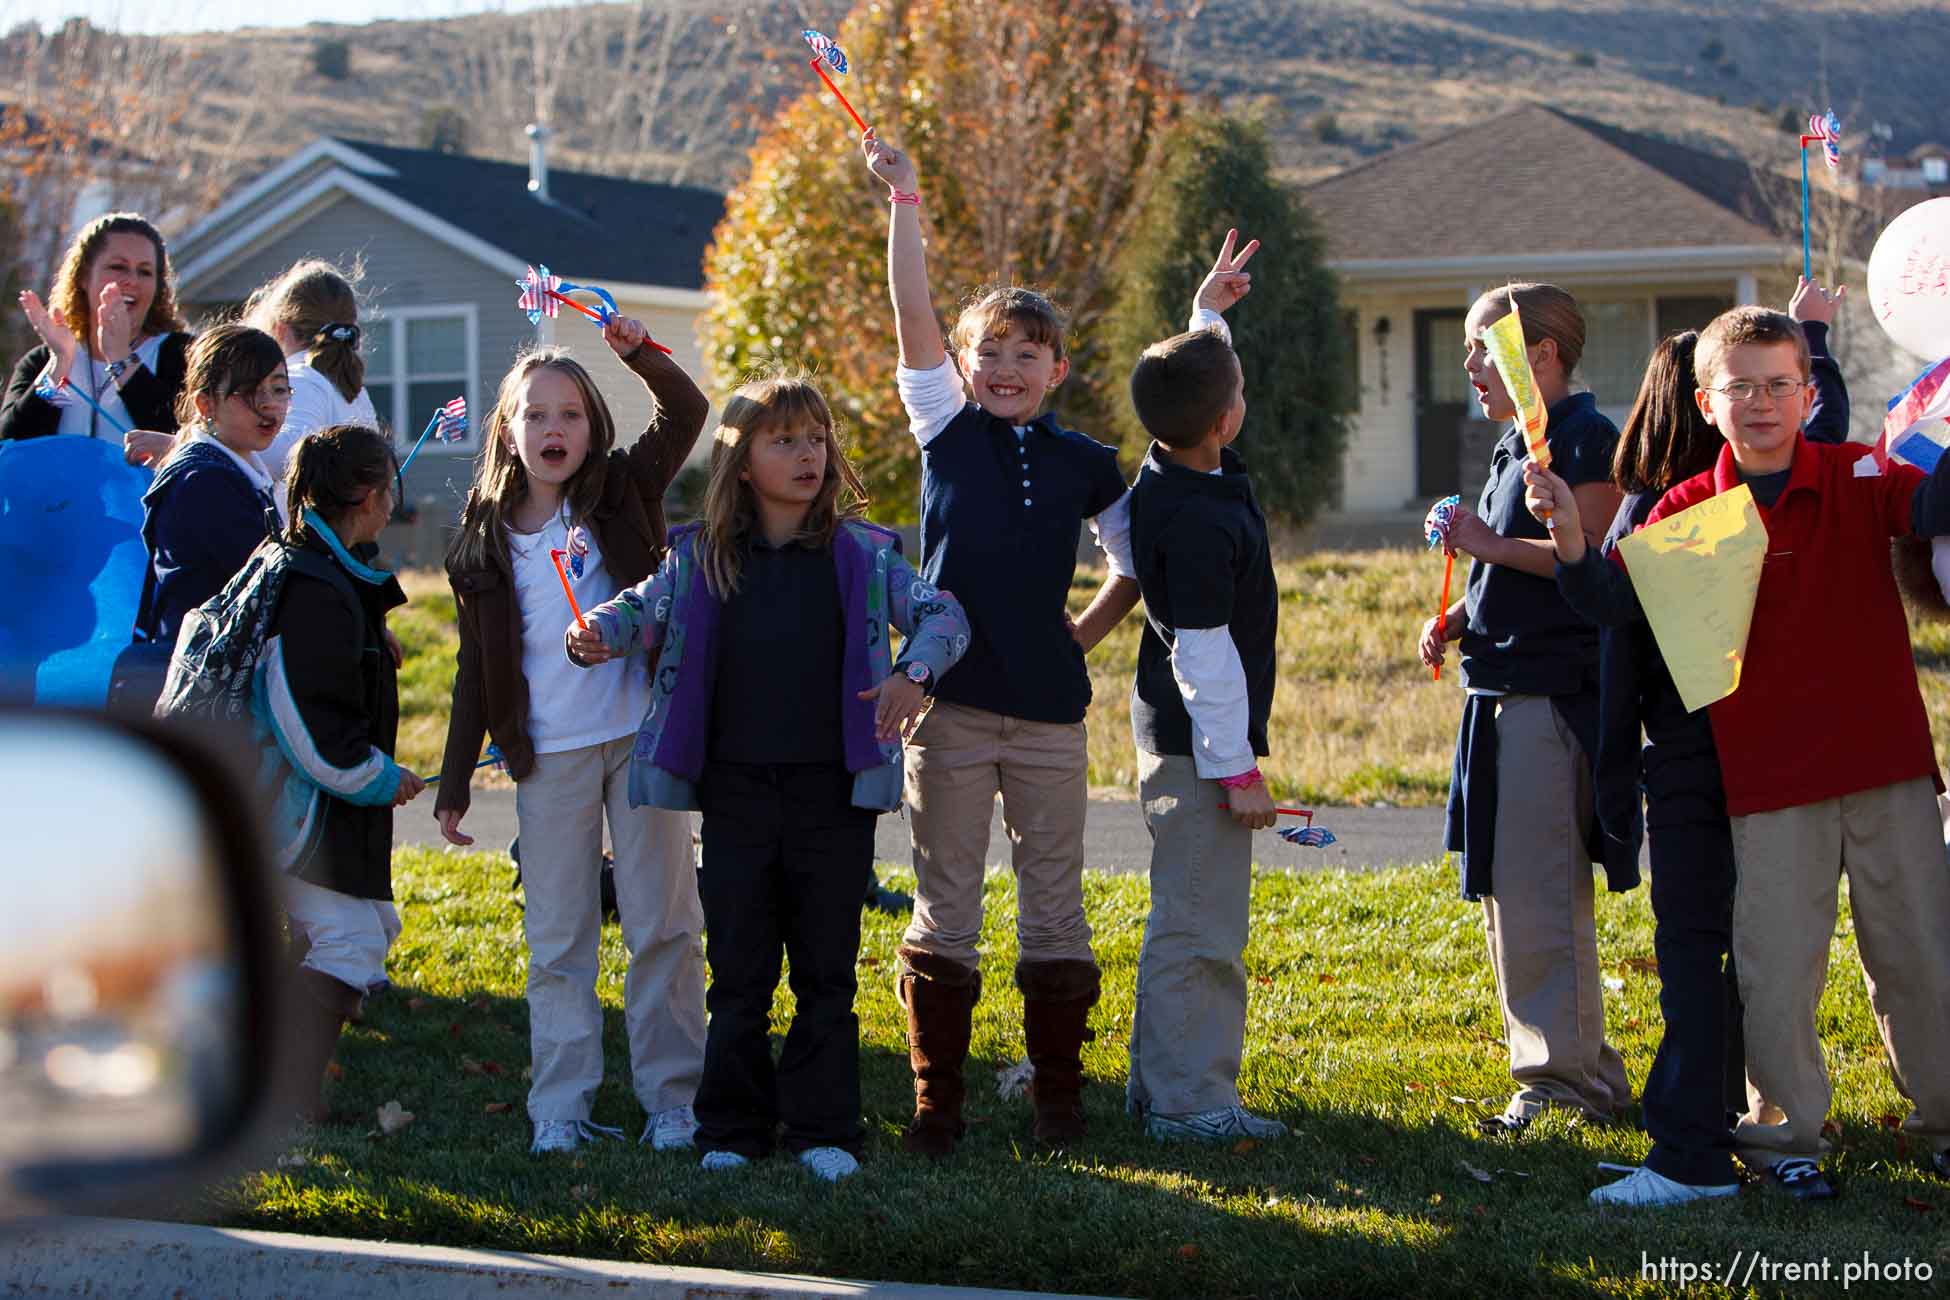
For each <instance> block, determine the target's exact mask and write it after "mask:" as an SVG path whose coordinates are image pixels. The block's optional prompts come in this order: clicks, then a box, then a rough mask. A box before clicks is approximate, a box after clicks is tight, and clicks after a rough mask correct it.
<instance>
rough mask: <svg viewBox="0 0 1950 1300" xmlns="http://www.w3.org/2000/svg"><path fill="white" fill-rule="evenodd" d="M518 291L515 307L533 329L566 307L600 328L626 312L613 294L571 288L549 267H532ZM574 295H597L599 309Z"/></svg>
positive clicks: (517, 284)
mask: <svg viewBox="0 0 1950 1300" xmlns="http://www.w3.org/2000/svg"><path fill="white" fill-rule="evenodd" d="M515 287H516V288H517V289H519V290H521V294H520V296H519V297H517V298H516V299H515V306H516V307H518V308H520V309H521V310H522V311H525V312H527V313H528V323H529V324H530V325H539V324H541V323H542V317H544V316H547V317H549V318H550V319H554V317H555V316H557V315H558V314H560V309H561V308H563V307H568V308H571V309H573V310H575V311H579V312H581V313H582V314H583V315H584V316H587V317H588V318H589V319H590V320H592V321H594V322H596V324H598V325H605V326H606V325H608V324H609V323H610V321H611V320H613V319H615V318H616V317H617V316H620V315H622V312H620V311H619V310H618V309H617V306H616V299H615V298H614V297H612V296H611V294H610V292H609V290H607V289H605V288H602V287H601V286H600V285H594V284H570V283H569V282H568V281H567V280H564V279H562V278H561V277H559V276H555V275H551V274H550V273H549V269H548V268H547V267H546V266H544V267H541V268H540V269H539V270H538V269H537V268H535V267H533V266H531V267H529V268H528V274H526V275H524V276H523V277H522V278H521V279H519V280H516V281H515ZM572 293H587V294H594V295H595V297H596V299H597V302H596V305H595V306H594V307H588V306H584V305H583V304H582V303H579V302H577V301H576V300H575V299H574V298H571V297H569V295H570V294H572ZM643 341H644V342H645V343H646V344H648V345H649V346H650V347H653V348H655V349H657V351H659V352H661V353H663V354H664V355H665V356H669V355H670V349H669V348H667V347H665V346H664V345H663V344H661V343H659V342H657V340H655V339H653V338H651V337H650V336H649V335H648V334H645V335H644V336H643Z"/></svg>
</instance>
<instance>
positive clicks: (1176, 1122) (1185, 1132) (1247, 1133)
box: [1144, 1106, 1287, 1142]
mask: <svg viewBox="0 0 1950 1300" xmlns="http://www.w3.org/2000/svg"><path fill="white" fill-rule="evenodd" d="M1144 1131H1145V1132H1146V1133H1148V1134H1150V1135H1151V1136H1152V1137H1154V1138H1156V1139H1157V1140H1158V1141H1160V1142H1227V1141H1233V1140H1236V1139H1238V1138H1253V1139H1255V1140H1256V1141H1260V1142H1271V1141H1272V1140H1273V1139H1274V1138H1283V1137H1285V1136H1286V1132H1287V1130H1286V1125H1284V1124H1282V1123H1280V1121H1278V1120H1276V1119H1263V1118H1261V1117H1260V1116H1258V1115H1255V1114H1253V1113H1252V1112H1251V1111H1249V1110H1247V1109H1246V1108H1245V1107H1244V1106H1222V1107H1220V1108H1219V1109H1218V1110H1202V1111H1199V1112H1197V1113H1196V1114H1191V1115H1160V1114H1158V1113H1156V1112H1155V1111H1154V1112H1153V1113H1152V1114H1151V1116H1150V1118H1148V1119H1146V1120H1145V1121H1144Z"/></svg>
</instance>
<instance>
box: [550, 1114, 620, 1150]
mask: <svg viewBox="0 0 1950 1300" xmlns="http://www.w3.org/2000/svg"><path fill="white" fill-rule="evenodd" d="M622 1136H623V1130H622V1129H620V1128H610V1127H609V1126H608V1125H607V1124H592V1123H590V1122H589V1121H588V1120H586V1119H540V1120H536V1121H535V1140H534V1141H533V1142H530V1143H529V1144H528V1154H529V1155H531V1156H541V1155H548V1154H549V1153H551V1152H555V1151H573V1150H575V1149H576V1148H577V1147H579V1146H581V1145H582V1144H583V1143H585V1142H595V1141H597V1140H599V1139H601V1138H606V1137H607V1138H620V1137H622Z"/></svg>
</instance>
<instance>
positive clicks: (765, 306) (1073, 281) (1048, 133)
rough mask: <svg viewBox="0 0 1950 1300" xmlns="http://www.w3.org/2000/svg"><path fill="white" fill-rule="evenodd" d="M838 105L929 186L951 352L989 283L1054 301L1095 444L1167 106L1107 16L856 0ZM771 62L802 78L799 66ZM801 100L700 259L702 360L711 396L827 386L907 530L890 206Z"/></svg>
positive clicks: (835, 130) (1092, 11)
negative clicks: (802, 377)
mask: <svg viewBox="0 0 1950 1300" xmlns="http://www.w3.org/2000/svg"><path fill="white" fill-rule="evenodd" d="M831 35H833V36H834V38H835V39H836V40H837V41H838V42H839V43H840V45H841V46H842V47H843V48H844V49H845V50H846V53H847V57H848V59H849V61H850V63H851V71H850V73H849V75H847V76H845V77H844V78H841V79H839V84H840V87H841V89H842V90H844V91H845V93H846V95H847V98H848V99H849V100H851V101H852V103H853V105H854V107H855V108H857V109H858V110H859V111H860V114H861V116H862V117H864V118H865V119H866V120H867V121H868V122H871V123H873V124H874V125H875V126H876V128H877V129H878V130H879V132H880V133H881V135H882V136H883V137H885V138H886V139H888V140H890V141H892V142H894V143H895V144H897V145H898V146H899V147H901V148H902V149H905V150H907V151H908V152H909V153H910V154H912V155H913V157H914V160H915V165H916V166H917V168H918V169H919V171H920V177H921V189H922V198H923V207H922V221H923V227H924V229H925V230H926V232H927V238H928V262H929V270H930V273H931V277H932V281H933V285H934V290H935V295H936V306H937V309H938V311H939V313H940V315H941V319H942V327H943V332H944V334H945V333H946V331H947V329H948V328H949V327H950V326H951V325H952V324H953V321H954V316H955V312H956V309H957V305H958V303H959V302H960V301H961V300H962V299H963V298H965V297H967V296H969V294H970V293H971V292H972V291H973V290H975V289H978V288H979V287H981V286H983V285H986V284H992V283H996V282H1008V283H1015V284H1024V285H1030V286H1033V287H1035V288H1039V289H1042V290H1044V291H1045V292H1047V293H1049V294H1050V296H1051V297H1052V298H1054V299H1055V300H1056V302H1057V303H1058V305H1059V306H1061V307H1063V308H1064V309H1065V310H1066V311H1068V312H1069V314H1070V319H1071V339H1070V346H1071V362H1072V364H1071V378H1070V379H1069V380H1068V381H1067V382H1066V383H1065V384H1064V385H1063V387H1062V388H1061V389H1060V390H1059V391H1058V392H1057V394H1056V395H1055V398H1054V407H1055V409H1056V411H1057V413H1058V415H1059V417H1060V418H1061V419H1062V420H1063V421H1064V422H1065V423H1067V424H1070V425H1072V426H1074V427H1077V428H1081V429H1083V430H1085V431H1086V432H1089V433H1092V434H1094V435H1096V436H1098V437H1101V438H1104V439H1106V440H1111V439H1113V438H1114V437H1115V434H1114V432H1113V430H1112V426H1111V412H1112V411H1113V410H1114V409H1115V394H1116V393H1117V392H1118V391H1119V390H1120V389H1121V387H1122V385H1123V383H1124V382H1125V375H1126V373H1127V372H1128V370H1129V365H1128V363H1124V362H1120V361H1119V360H1118V359H1115V358H1110V357H1107V356H1106V355H1105V354H1104V344H1103V342H1102V337H1101V336H1102V335H1103V333H1104V330H1103V323H1104V318H1105V315H1106V313H1107V312H1108V310H1109V309H1110V307H1111V305H1112V302H1113V299H1114V296H1115V293H1114V290H1115V284H1114V271H1115V264H1116V260H1117V256H1118V253H1119V251H1120V242H1121V240H1122V239H1123V237H1124V236H1125V234H1126V232H1127V231H1128V229H1129V227H1130V223H1131V220H1132V216H1133V213H1134V212H1135V211H1136V210H1137V208H1138V207H1139V204H1140V200H1141V199H1142V197H1143V195H1144V192H1145V189H1146V186H1147V185H1148V183H1149V180H1150V178H1151V176H1152V175H1153V174H1154V172H1155V171H1156V165H1157V151H1158V143H1159V141H1160V139H1161V138H1162V136H1163V133H1164V128H1165V127H1166V126H1168V125H1169V123H1170V121H1171V120H1172V118H1173V116H1174V114H1175V112H1176V100H1177V95H1176V92H1175V90H1174V89H1173V88H1172V87H1171V85H1170V84H1169V82H1168V79H1167V78H1166V77H1165V75H1164V74H1163V73H1162V72H1160V71H1159V70H1158V69H1157V68H1156V67H1155V66H1154V65H1153V63H1152V62H1151V59H1150V55H1149V51H1148V49H1147V45H1146V41H1145V35H1144V31H1143V28H1142V26H1141V24H1140V23H1139V21H1138V19H1137V17H1136V15H1135V14H1134V13H1133V11H1132V9H1131V7H1130V6H1129V5H1127V4H1124V3H1118V2H1117V0H1075V2H1074V3H1065V4H1061V5H1052V4H1049V3H1048V2H1047V0H1033V2H1032V0H996V2H995V3H990V4H986V5H983V6H980V7H979V8H970V7H969V6H966V5H956V4H952V3H949V2H948V0H910V2H909V3H884V2H875V0H868V3H865V4H862V5H861V6H859V7H857V8H856V9H855V10H854V11H853V13H852V14H851V15H850V16H849V17H848V18H847V19H846V20H845V22H844V23H842V24H841V26H840V28H839V30H838V31H837V32H834V33H831ZM792 42H793V46H792V48H790V49H786V50H784V51H783V52H782V53H780V54H779V56H778V57H780V58H782V59H784V58H797V59H798V60H799V63H800V65H801V67H802V69H804V63H805V60H806V58H807V54H806V51H805V47H804V45H803V44H801V43H799V41H798V34H797V33H796V32H794V33H792ZM804 76H805V81H806V87H805V90H804V91H803V92H802V93H801V94H799V95H798V96H797V97H796V98H795V99H794V100H793V101H792V102H791V103H789V104H788V105H787V106H786V107H785V108H784V109H783V110H782V111H781V112H780V113H779V115H778V117H777V118H776V119H775V120H774V121H773V122H772V124H771V125H770V126H769V127H768V128H766V130H765V131H764V132H763V133H762V134H761V135H760V137H759V140H758V142H757V144H756V145H755V146H754V147H753V150H752V166H751V173H750V176H749V178H748V179H747V180H746V181H745V182H744V183H743V184H742V185H740V186H738V187H737V188H736V189H735V190H733V192H732V193H731V195H730V196H729V197H728V199H727V201H726V213H725V219H724V221H723V223H722V224H721V225H720V226H719V227H718V230H717V233H716V236H715V238H714V240H713V242H712V246H711V249H710V251H709V252H708V253H707V254H706V256H705V274H706V288H707V290H708V291H709V292H710V294H711V296H712V298H713V301H714V305H713V306H712V308H711V309H710V311H709V312H708V313H707V314H706V317H705V327H704V332H705V340H706V356H707V358H708V360H709V362H710V364H711V366H712V368H713V370H714V372H715V374H716V377H717V380H718V382H719V383H720V385H723V386H727V387H728V386H730V385H733V384H735V383H737V382H738V381H739V380H740V379H741V378H742V377H743V376H744V375H746V374H749V373H752V372H755V371H763V370H766V369H771V368H776V367H780V366H787V367H803V368H805V369H806V370H808V371H811V372H812V373H813V374H814V375H815V377H816V378H817V379H818V381H819V383H820V385H821V387H822V388H823V389H824V390H825V392H826V394H827V397H828V398H829V399H830V400H831V401H832V403H833V406H834V409H835V413H836V415H838V416H839V417H840V419H841V420H842V421H843V422H844V423H845V425H846V430H845V432H846V437H847V441H848V444H849V447H850V450H851V454H852V455H853V457H854V460H855V463H856V464H857V465H859V467H860V469H861V472H862V474H863V475H864V476H865V478H866V480H867V484H868V486H869V488H870V489H871V490H872V492H873V495H874V500H875V508H874V515H875V517H876V518H880V519H883V520H908V519H912V518H913V517H914V516H915V513H916V510H917V507H918V497H919V491H920V473H919V469H918V455H917V452H916V450H915V447H914V443H913V441H912V439H911V438H909V437H908V435H907V430H906V421H905V418H904V417H903V416H902V413H901V408H900V400H899V397H898V395H897V394H896V392H895V389H894V364H895V358H896V355H897V353H896V349H895V344H894V324H893V312H892V308H891V306H890V305H889V303H888V298H887V284H886V242H887V204H886V189H885V187H884V186H883V185H881V184H880V183H879V182H878V181H876V180H874V179H873V177H872V176H870V175H869V174H868V172H867V170H866V168H865V166H864V165H863V164H862V163H861V161H860V154H859V148H858V138H857V132H856V131H855V129H854V127H853V124H852V123H851V121H849V120H848V118H847V116H846V113H845V110H843V109H842V108H841V107H840V106H839V104H838V103H837V102H836V101H835V100H834V99H833V98H832V96H831V95H830V94H829V93H828V92H827V90H826V89H825V87H823V86H821V85H820V84H819V82H818V81H817V79H816V78H814V76H813V74H812V72H811V70H810V69H804Z"/></svg>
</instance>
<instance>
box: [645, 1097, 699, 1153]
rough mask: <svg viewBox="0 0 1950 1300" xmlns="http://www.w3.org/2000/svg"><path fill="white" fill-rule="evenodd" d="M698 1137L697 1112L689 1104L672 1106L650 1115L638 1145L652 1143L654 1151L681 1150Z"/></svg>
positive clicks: (651, 1146)
mask: <svg viewBox="0 0 1950 1300" xmlns="http://www.w3.org/2000/svg"><path fill="white" fill-rule="evenodd" d="M696 1137H697V1114H696V1112H694V1111H693V1110H692V1109H691V1108H690V1107H689V1106H672V1107H671V1108H670V1109H669V1110H660V1111H658V1112H656V1113H655V1114H653V1115H652V1116H650V1119H649V1121H648V1122H647V1123H645V1124H644V1126H643V1136H642V1137H640V1138H638V1139H637V1145H638V1146H642V1145H643V1144H644V1143H645V1142H648V1143H649V1144H650V1149H651V1150H652V1151H681V1150H682V1149H683V1148H685V1147H687V1146H690V1145H691V1142H692V1140H693V1139H694V1138H696Z"/></svg>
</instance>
